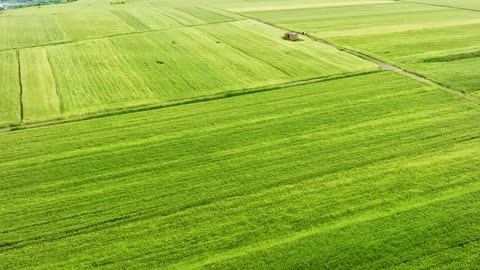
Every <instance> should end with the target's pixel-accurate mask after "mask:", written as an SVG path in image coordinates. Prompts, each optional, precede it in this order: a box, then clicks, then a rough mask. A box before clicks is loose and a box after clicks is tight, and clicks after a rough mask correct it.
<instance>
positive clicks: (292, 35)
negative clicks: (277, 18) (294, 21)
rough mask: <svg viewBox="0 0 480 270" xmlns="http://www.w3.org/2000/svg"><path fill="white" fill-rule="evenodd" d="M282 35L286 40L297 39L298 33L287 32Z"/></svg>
mask: <svg viewBox="0 0 480 270" xmlns="http://www.w3.org/2000/svg"><path fill="white" fill-rule="evenodd" d="M283 37H284V38H285V39H288V40H298V34H297V33H295V32H287V33H285V35H284V36H283Z"/></svg>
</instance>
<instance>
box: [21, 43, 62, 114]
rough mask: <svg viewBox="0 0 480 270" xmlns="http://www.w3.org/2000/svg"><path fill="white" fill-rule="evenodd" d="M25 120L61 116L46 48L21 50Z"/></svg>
mask: <svg viewBox="0 0 480 270" xmlns="http://www.w3.org/2000/svg"><path fill="white" fill-rule="evenodd" d="M20 64H21V72H22V86H23V88H22V89H23V98H22V101H23V113H24V121H25V122H35V121H42V120H48V119H53V118H55V117H58V116H60V113H61V112H60V101H59V99H58V95H57V90H56V85H55V78H54V77H53V73H52V70H51V68H50V64H49V62H48V56H47V50H46V49H45V48H33V49H25V50H21V51H20Z"/></svg>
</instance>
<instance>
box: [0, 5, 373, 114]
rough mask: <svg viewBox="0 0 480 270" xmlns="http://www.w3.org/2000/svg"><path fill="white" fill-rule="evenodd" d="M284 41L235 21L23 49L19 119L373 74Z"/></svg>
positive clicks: (341, 55)
mask: <svg viewBox="0 0 480 270" xmlns="http://www.w3.org/2000/svg"><path fill="white" fill-rule="evenodd" d="M188 11H190V12H193V11H192V10H188ZM225 18H226V17H225ZM282 35H283V31H282V30H280V29H277V28H275V27H272V26H269V25H265V24H262V23H259V22H256V21H253V20H241V21H234V22H227V23H220V24H218V23H215V24H214V25H210V24H203V25H200V26H196V27H184V28H179V29H175V30H163V31H154V32H146V33H135V34H129V35H120V36H115V37H110V38H100V39H93V40H85V41H82V42H72V43H68V44H57V45H51V46H42V47H35V48H29V49H21V50H19V57H20V64H21V69H20V70H21V73H22V76H21V77H22V84H23V85H24V88H25V89H24V91H23V95H22V101H23V103H24V104H23V105H24V111H23V112H22V113H23V114H24V117H23V118H22V119H20V120H21V121H22V122H23V123H31V122H38V121H45V120H51V119H57V118H69V117H73V116H79V115H85V114H92V113H99V112H104V111H111V110H116V109H122V108H128V107H135V106H144V105H148V104H154V103H160V102H168V101H172V100H182V99H188V98H194V97H199V96H207V95H211V94H217V93H223V92H229V91H239V90H242V89H250V88H255V87H261V86H269V85H274V84H281V83H286V82H290V81H298V80H306V79H311V78H318V77H326V76H331V75H335V74H343V73H355V72H364V71H368V70H375V69H377V68H378V66H377V65H376V64H373V63H370V62H368V61H365V60H363V59H360V58H358V57H356V56H353V55H351V54H348V53H345V52H341V51H338V50H337V49H335V48H333V47H331V46H328V45H325V44H322V43H319V42H315V41H312V40H304V41H302V42H291V41H286V40H283V39H282ZM11 55H14V54H12V53H11ZM286 55H287V56H288V57H285V56H286ZM12 72H14V71H12ZM17 85H18V83H17ZM17 102H19V101H17ZM9 108H10V107H9ZM9 108H5V111H7V110H9ZM10 109H11V110H12V111H11V112H8V113H9V114H18V113H20V112H19V111H18V110H17V108H16V107H11V108H10ZM6 113H7V112H6ZM0 120H2V122H6V123H7V122H9V121H6V120H8V119H5V121H4V120H3V119H1V118H0Z"/></svg>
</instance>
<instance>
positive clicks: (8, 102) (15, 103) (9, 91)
mask: <svg viewBox="0 0 480 270" xmlns="http://www.w3.org/2000/svg"><path fill="white" fill-rule="evenodd" d="M20 110H21V105H20V83H19V81H18V61H17V56H16V54H15V51H8V52H0V127H4V126H7V125H10V124H16V123H18V122H20V120H21V119H20Z"/></svg>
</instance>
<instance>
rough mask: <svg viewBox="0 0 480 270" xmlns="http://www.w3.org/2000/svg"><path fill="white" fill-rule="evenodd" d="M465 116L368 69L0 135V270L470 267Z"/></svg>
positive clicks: (475, 205)
mask: <svg viewBox="0 0 480 270" xmlns="http://www.w3.org/2000/svg"><path fill="white" fill-rule="evenodd" d="M479 117H480V108H479V106H478V104H474V103H470V102H469V101H466V100H464V99H462V98H461V97H458V96H455V95H451V94H448V93H446V92H443V91H442V90H439V89H436V88H433V87H431V86H426V85H423V84H420V83H418V82H416V81H414V80H411V79H407V78H405V77H402V76H400V75H396V74H394V73H388V72H383V73H376V74H370V75H365V76H357V77H352V78H348V79H341V80H333V81H329V82H323V83H317V84H309V85H303V86H298V87H292V88H286V89H281V90H275V91H270V92H264V93H257V94H251V95H244V96H239V97H232V98H227V99H223V100H217V101H211V102H204V103H196V104H190V105H182V106H177V107H171V108H167V109H161V110H155V111H145V112H140V113H132V114H127V115H119V116H112V117H107V118H100V119H94V120H88V121H81V122H75V123H68V124H62V125H55V126H48V127H42V128H35V129H28V130H22V131H16V132H11V133H3V134H0V149H2V155H0V215H1V216H2V217H3V218H2V219H0V228H1V235H2V237H1V240H0V268H6V269H15V268H19V269H20V268H21V269H29V268H34V267H40V268H44V269H52V268H92V267H102V268H109V269H119V268H128V269H139V268H165V269H169V268H172V269H190V268H196V267H202V266H204V267H207V268H219V269H229V268H231V269H238V268H242V267H243V268H273V269H278V268H285V269H293V268H306V267H311V268H315V269H318V268H324V267H327V266H328V267H329V268H348V269H352V268H358V269H366V268H385V267H395V266H397V267H399V268H408V267H410V268H418V267H420V266H422V267H435V266H446V267H448V268H454V269H458V268H461V267H465V268H473V267H475V265H476V263H475V262H476V258H478V255H477V252H476V250H478V239H479V238H480V230H479V226H480V225H479V224H480V220H479V218H478V217H479V216H480V215H479V209H480V207H479V206H480V205H479V202H478V199H477V198H478V196H479V195H480V184H479V182H478V174H479V168H480V167H479V165H480V157H479V156H478V151H479V150H480V149H479V148H480V134H479V130H480V126H479V125H480V122H479V121H478V118H479ZM20 142H21V143H20Z"/></svg>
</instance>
